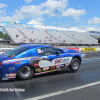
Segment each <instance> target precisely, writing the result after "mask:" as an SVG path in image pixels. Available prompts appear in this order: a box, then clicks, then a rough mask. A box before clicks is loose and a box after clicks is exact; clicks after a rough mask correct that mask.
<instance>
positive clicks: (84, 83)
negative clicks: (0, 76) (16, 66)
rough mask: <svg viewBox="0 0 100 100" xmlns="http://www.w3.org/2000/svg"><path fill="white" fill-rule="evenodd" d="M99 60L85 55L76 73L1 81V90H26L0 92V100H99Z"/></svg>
mask: <svg viewBox="0 0 100 100" xmlns="http://www.w3.org/2000/svg"><path fill="white" fill-rule="evenodd" d="M90 55H91V54H90ZM99 58H100V54H98V55H97V56H94V55H93V56H86V57H85V58H84V59H83V62H82V65H81V67H80V69H79V70H78V71H77V72H76V73H71V72H70V71H69V70H64V71H59V72H53V73H49V74H44V75H39V76H35V77H34V78H33V79H31V80H25V81H19V80H15V81H9V82H8V81H7V82H0V90H2V89H16V88H17V89H18V88H19V89H25V91H24V92H18V91H13V92H10V91H8V92H2V91H0V100H23V99H28V100H35V99H36V97H37V99H41V100H100V59H99ZM91 83H92V84H91ZM51 93H53V94H51ZM51 95H52V96H51Z"/></svg>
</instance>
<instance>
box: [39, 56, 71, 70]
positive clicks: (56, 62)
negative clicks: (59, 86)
mask: <svg viewBox="0 0 100 100" xmlns="http://www.w3.org/2000/svg"><path fill="white" fill-rule="evenodd" d="M71 60H72V57H62V58H56V59H53V60H52V61H49V60H40V61H39V66H40V67H41V68H43V67H46V66H56V65H59V64H66V63H69V62H71Z"/></svg>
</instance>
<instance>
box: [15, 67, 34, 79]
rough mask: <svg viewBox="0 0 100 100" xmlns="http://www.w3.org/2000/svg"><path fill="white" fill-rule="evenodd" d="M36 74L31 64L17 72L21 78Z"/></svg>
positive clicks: (29, 77) (28, 77)
mask: <svg viewBox="0 0 100 100" xmlns="http://www.w3.org/2000/svg"><path fill="white" fill-rule="evenodd" d="M33 75H34V70H33V69H32V67H30V66H23V67H21V68H20V69H19V71H18V73H17V78H18V79H20V80H27V79H31V78H32V77H33Z"/></svg>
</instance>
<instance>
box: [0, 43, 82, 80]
mask: <svg viewBox="0 0 100 100" xmlns="http://www.w3.org/2000/svg"><path fill="white" fill-rule="evenodd" d="M81 61H82V57H81V54H80V53H79V52H78V51H76V50H71V49H64V48H60V49H59V48H54V47H52V46H48V45H42V44H26V45H22V46H19V47H17V48H14V49H12V50H11V51H8V52H6V53H4V54H2V55H0V80H14V79H16V78H18V79H20V80H27V79H31V78H33V76H35V75H39V74H44V73H49V72H54V71H59V70H63V69H68V68H70V70H71V71H72V72H76V71H77V70H78V69H79V67H80V65H81Z"/></svg>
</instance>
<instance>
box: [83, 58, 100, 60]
mask: <svg viewBox="0 0 100 100" xmlns="http://www.w3.org/2000/svg"><path fill="white" fill-rule="evenodd" d="M94 59H95V60H96V59H100V58H92V59H82V60H94Z"/></svg>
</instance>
